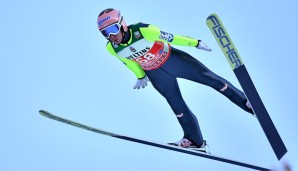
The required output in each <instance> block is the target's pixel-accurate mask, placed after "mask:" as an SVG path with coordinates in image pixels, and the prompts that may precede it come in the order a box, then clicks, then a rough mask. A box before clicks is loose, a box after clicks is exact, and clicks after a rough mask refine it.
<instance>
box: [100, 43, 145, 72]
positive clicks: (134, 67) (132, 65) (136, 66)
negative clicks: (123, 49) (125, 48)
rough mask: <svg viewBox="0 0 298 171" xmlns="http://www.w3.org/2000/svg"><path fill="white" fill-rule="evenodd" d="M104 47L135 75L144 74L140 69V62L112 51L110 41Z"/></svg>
mask: <svg viewBox="0 0 298 171" xmlns="http://www.w3.org/2000/svg"><path fill="white" fill-rule="evenodd" d="M106 48H107V50H108V51H109V52H110V53H111V54H112V55H113V56H115V57H117V58H118V59H119V60H121V61H122V62H123V63H124V64H125V65H126V66H127V68H128V69H130V70H131V71H132V72H133V73H134V74H135V75H136V77H137V78H143V77H145V75H146V74H145V72H144V70H143V69H142V67H141V66H140V64H138V63H137V62H135V61H133V60H130V59H126V58H121V57H119V56H118V55H117V53H116V52H115V51H114V49H113V47H112V44H111V42H109V43H108V44H107V46H106Z"/></svg>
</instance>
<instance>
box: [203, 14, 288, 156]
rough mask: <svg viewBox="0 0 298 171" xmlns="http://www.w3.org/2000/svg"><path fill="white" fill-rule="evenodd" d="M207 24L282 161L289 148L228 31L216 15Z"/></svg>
mask: <svg viewBox="0 0 298 171" xmlns="http://www.w3.org/2000/svg"><path fill="white" fill-rule="evenodd" d="M206 23H207V25H208V27H209V29H210V31H211V32H212V34H213V36H214V38H215V39H216V41H217V43H218V45H219V47H220V48H221V50H222V52H223V54H224V55H225V57H226V58H227V61H228V62H229V64H230V66H231V68H232V70H233V71H234V73H235V75H236V77H237V79H238V81H239V83H240V85H241V87H242V89H243V91H244V93H245V95H246V97H247V99H248V100H249V102H250V104H251V106H252V108H253V111H254V113H255V114H256V116H257V118H258V121H259V123H260V125H261V127H262V129H263V131H264V133H265V135H266V137H267V139H268V141H269V143H270V145H271V147H272V149H273V151H274V153H275V155H276V157H277V158H278V160H280V159H281V158H282V157H283V156H284V155H285V154H286V153H287V148H286V146H285V144H284V143H283V141H282V139H281V137H280V135H279V133H278V131H277V129H276V128H275V126H274V124H273V122H272V120H271V118H270V116H269V114H268V112H267V110H266V108H265V106H264V104H263V102H262V100H261V98H260V96H259V94H258V92H257V90H256V88H255V86H254V84H253V82H252V80H251V78H250V76H249V74H248V72H247V70H246V67H245V65H244V63H243V61H242V59H241V57H240V55H239V53H238V51H237V49H236V47H235V45H234V43H233V42H232V40H231V38H230V36H229V34H228V32H227V30H226V29H225V27H224V26H223V24H222V22H221V21H220V19H219V17H218V16H217V15H216V14H211V15H210V16H209V17H208V18H207V20H206Z"/></svg>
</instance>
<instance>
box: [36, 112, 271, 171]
mask: <svg viewBox="0 0 298 171" xmlns="http://www.w3.org/2000/svg"><path fill="white" fill-rule="evenodd" d="M39 113H40V114H41V115H42V116H45V117H47V118H50V119H53V120H56V121H59V122H62V123H66V124H69V125H72V126H75V127H78V128H82V129H85V130H88V131H92V132H96V133H99V134H102V135H107V136H111V137H114V138H119V139H123V140H127V141H132V142H136V143H140V144H145V145H149V146H153V147H158V148H162V149H167V150H172V151H176V152H181V153H185V154H190V155H194V156H199V157H204V158H207V159H212V160H216V161H220V162H225V163H229V164H233V165H237V166H242V167H246V168H250V169H254V170H269V169H267V168H263V167H259V166H255V165H251V164H247V163H243V162H239V161H236V160H231V159H227V158H223V157H219V156H215V155H212V154H209V153H204V152H199V151H195V150H190V149H185V148H181V147H175V146H171V145H168V144H161V143H156V142H152V141H148V140H143V139H139V138H134V137H130V136H124V135H120V134H115V133H111V132H108V131H105V130H101V129H97V128H93V127H90V126H87V125H83V124H81V123H78V122H74V121H71V120H68V119H64V118H62V117H59V116H56V115H53V114H51V113H50V112H47V111H45V110H40V111H39Z"/></svg>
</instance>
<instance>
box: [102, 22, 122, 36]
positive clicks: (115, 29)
mask: <svg viewBox="0 0 298 171" xmlns="http://www.w3.org/2000/svg"><path fill="white" fill-rule="evenodd" d="M121 21H122V17H121V19H120V20H119V21H118V22H117V23H114V24H111V25H109V26H108V27H105V28H103V29H101V30H100V32H101V33H102V34H103V36H104V37H105V38H107V39H108V38H109V37H110V36H111V35H116V34H118V33H119V31H120V29H121V24H120V23H121Z"/></svg>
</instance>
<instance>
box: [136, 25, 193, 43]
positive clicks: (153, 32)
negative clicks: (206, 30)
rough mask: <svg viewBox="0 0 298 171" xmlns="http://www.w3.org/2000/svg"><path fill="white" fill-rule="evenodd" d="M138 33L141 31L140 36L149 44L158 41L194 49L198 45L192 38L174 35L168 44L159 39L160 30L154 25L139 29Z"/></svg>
mask: <svg viewBox="0 0 298 171" xmlns="http://www.w3.org/2000/svg"><path fill="white" fill-rule="evenodd" d="M140 31H141V33H142V35H143V36H144V38H145V39H146V40H148V41H151V42H154V41H156V40H158V41H162V42H166V43H170V44H173V45H180V46H191V47H195V46H197V45H198V40H197V39H193V38H190V37H186V36H181V35H174V38H173V41H172V42H168V41H166V40H164V39H161V38H160V29H159V28H158V27H156V26H154V25H149V26H148V27H141V28H140Z"/></svg>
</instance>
